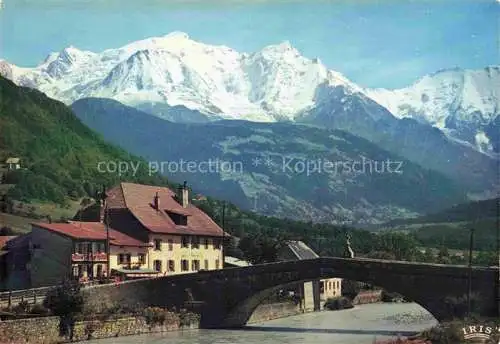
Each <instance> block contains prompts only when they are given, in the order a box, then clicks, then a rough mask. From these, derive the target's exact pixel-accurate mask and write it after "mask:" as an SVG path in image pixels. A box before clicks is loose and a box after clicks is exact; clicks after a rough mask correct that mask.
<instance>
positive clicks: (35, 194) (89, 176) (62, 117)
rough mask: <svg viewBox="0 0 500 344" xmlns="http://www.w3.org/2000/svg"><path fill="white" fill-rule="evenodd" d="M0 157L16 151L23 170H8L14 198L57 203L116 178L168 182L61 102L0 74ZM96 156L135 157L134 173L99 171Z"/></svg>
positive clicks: (105, 158) (90, 192) (103, 158)
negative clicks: (112, 142) (102, 135)
mask: <svg viewBox="0 0 500 344" xmlns="http://www.w3.org/2000/svg"><path fill="white" fill-rule="evenodd" d="M0 132H1V133H2V135H1V136H0V159H2V160H3V159H5V158H6V157H7V156H17V157H20V158H21V159H22V164H23V167H25V168H26V169H25V170H22V171H20V172H17V173H14V174H11V175H9V182H12V183H15V184H16V187H15V188H14V189H12V190H10V191H9V194H10V195H11V196H12V198H14V199H21V200H33V199H38V200H41V201H50V202H56V203H63V202H64V201H65V200H67V199H68V197H69V196H71V197H72V198H73V199H75V200H76V199H78V198H79V197H83V196H93V195H94V194H95V192H96V190H98V189H101V185H103V184H105V185H107V186H110V185H113V184H116V183H117V182H118V181H119V180H128V181H136V182H140V183H146V184H158V185H168V182H167V180H166V178H164V177H159V176H156V175H153V176H149V173H148V171H147V166H146V163H145V162H144V161H143V160H141V159H140V158H138V157H136V156H133V155H130V154H128V153H127V152H125V151H124V150H122V149H120V148H117V147H115V146H113V145H110V144H108V143H106V142H105V141H104V140H103V139H102V137H101V136H99V135H98V134H96V133H94V132H93V131H91V130H90V129H89V128H87V127H86V126H85V125H83V124H82V123H81V122H80V120H79V119H78V118H77V117H76V116H75V115H74V114H73V113H72V111H71V110H70V109H69V108H68V107H66V106H65V105H64V104H63V103H61V102H58V101H55V100H53V99H50V98H48V97H46V96H45V95H44V94H43V93H41V92H38V91H36V90H32V89H28V88H24V87H17V86H16V85H14V84H13V83H12V82H11V81H9V80H7V79H5V78H2V77H0ZM101 161H115V162H117V161H124V162H131V161H134V162H140V166H141V167H140V169H139V171H138V173H137V174H135V175H133V174H132V172H128V173H125V174H124V175H122V176H118V175H117V174H116V173H100V172H99V171H98V169H97V164H98V163H99V162H101Z"/></svg>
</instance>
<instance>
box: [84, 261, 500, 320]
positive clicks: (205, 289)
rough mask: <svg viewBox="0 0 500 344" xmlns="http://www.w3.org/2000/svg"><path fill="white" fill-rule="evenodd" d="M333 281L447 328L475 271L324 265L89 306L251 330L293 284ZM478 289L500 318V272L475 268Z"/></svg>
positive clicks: (110, 290)
mask: <svg viewBox="0 0 500 344" xmlns="http://www.w3.org/2000/svg"><path fill="white" fill-rule="evenodd" d="M332 277H340V278H344V279H349V280H355V281H362V282H367V283H371V284H373V285H376V286H379V287H382V288H385V289H387V290H389V291H392V292H397V293H400V294H402V295H404V296H405V297H407V298H408V299H410V300H412V301H414V302H416V303H418V304H420V305H421V306H422V307H423V308H425V309H426V310H427V311H429V312H430V313H431V314H432V315H433V316H434V317H435V318H436V319H437V320H439V321H442V320H447V319H450V318H451V317H452V314H451V313H450V310H449V307H448V305H447V303H446V301H445V299H446V298H447V297H456V298H458V297H462V298H465V296H466V295H467V291H468V277H469V268H468V267H466V266H453V265H440V264H423V263H411V262H400V261H389V260H377V259H363V258H355V259H350V258H316V259H308V260H300V261H289V262H280V263H270V264H262V265H254V266H250V267H243V268H229V269H223V270H214V271H200V272H198V273H189V274H183V275H175V276H165V277H157V278H151V279H142V280H137V281H127V282H124V283H120V284H115V285H102V286H96V287H92V288H88V289H84V291H85V293H86V294H87V295H86V300H87V302H88V303H90V304H91V305H92V306H93V307H96V309H98V308H99V307H100V306H102V305H103V303H106V304H108V305H111V304H120V305H122V306H131V307H134V306H137V305H141V306H160V307H167V308H172V307H176V309H180V308H185V307H186V304H189V305H195V306H197V307H198V309H197V311H198V312H199V313H200V314H201V324H200V325H201V327H203V328H227V327H241V326H243V325H245V324H246V322H247V320H248V319H249V318H250V316H251V314H252V312H253V311H254V310H255V308H256V307H257V306H258V305H259V304H260V303H261V302H262V301H263V300H264V299H266V298H267V297H269V296H270V295H271V294H272V293H274V292H276V291H277V290H279V289H282V288H283V287H285V286H287V285H290V284H293V283H297V282H307V281H312V280H317V279H324V278H332ZM471 288H472V293H473V294H476V295H479V297H480V299H481V300H482V301H481V304H480V305H479V307H480V313H481V314H483V315H490V316H491V315H493V316H494V315H498V312H499V310H498V302H499V301H498V290H499V269H498V268H495V267H490V268H486V267H473V269H472V284H471Z"/></svg>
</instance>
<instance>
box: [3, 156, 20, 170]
mask: <svg viewBox="0 0 500 344" xmlns="http://www.w3.org/2000/svg"><path fill="white" fill-rule="evenodd" d="M5 164H6V165H7V169H8V170H9V171H13V170H19V169H20V168H21V159H19V158H14V157H9V158H7V160H5Z"/></svg>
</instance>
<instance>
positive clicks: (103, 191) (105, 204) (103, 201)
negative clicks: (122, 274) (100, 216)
mask: <svg viewBox="0 0 500 344" xmlns="http://www.w3.org/2000/svg"><path fill="white" fill-rule="evenodd" d="M101 200H102V203H103V207H104V221H103V222H104V226H105V228H106V260H107V262H106V278H107V279H108V281H109V279H110V278H111V276H110V273H111V268H110V264H111V253H110V244H109V223H108V202H106V187H105V186H104V185H103V187H102V194H101Z"/></svg>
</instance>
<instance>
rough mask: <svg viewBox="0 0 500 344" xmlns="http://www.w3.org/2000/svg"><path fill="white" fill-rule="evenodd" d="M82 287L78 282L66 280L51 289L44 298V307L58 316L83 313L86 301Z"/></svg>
mask: <svg viewBox="0 0 500 344" xmlns="http://www.w3.org/2000/svg"><path fill="white" fill-rule="evenodd" d="M80 287H81V286H80V283H78V282H75V281H69V280H65V281H64V282H63V283H62V284H61V285H59V286H56V287H54V288H52V289H51V290H49V292H48V293H47V296H45V299H44V300H43V305H44V307H45V308H48V309H50V311H51V312H52V314H54V315H58V316H69V315H73V316H74V315H76V314H78V313H81V311H82V310H83V303H84V302H83V295H82V293H81V290H80Z"/></svg>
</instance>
